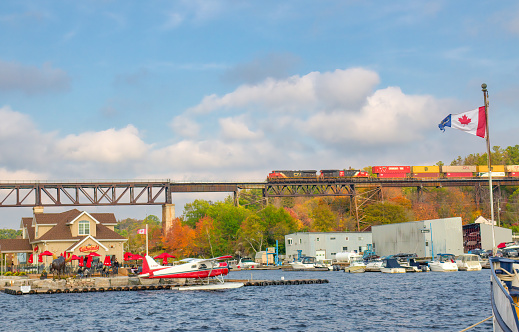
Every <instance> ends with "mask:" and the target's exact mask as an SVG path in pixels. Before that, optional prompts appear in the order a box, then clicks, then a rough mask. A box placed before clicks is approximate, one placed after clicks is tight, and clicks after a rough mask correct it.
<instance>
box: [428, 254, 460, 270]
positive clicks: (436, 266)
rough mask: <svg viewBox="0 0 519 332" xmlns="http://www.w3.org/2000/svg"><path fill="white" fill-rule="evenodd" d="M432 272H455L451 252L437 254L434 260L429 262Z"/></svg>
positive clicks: (456, 266) (455, 268) (453, 258)
mask: <svg viewBox="0 0 519 332" xmlns="http://www.w3.org/2000/svg"><path fill="white" fill-rule="evenodd" d="M429 268H430V269H431V271H432V272H455V271H458V265H456V261H455V257H454V255H453V254H438V256H437V257H436V259H435V260H433V261H431V262H429Z"/></svg>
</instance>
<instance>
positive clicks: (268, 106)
mask: <svg viewBox="0 0 519 332" xmlns="http://www.w3.org/2000/svg"><path fill="white" fill-rule="evenodd" d="M378 83H379V78H378V74H376V73H375V72H373V71H370V70H366V69H362V68H353V69H347V70H340V69H337V70H335V71H334V72H327V73H323V74H321V73H319V72H311V73H309V74H307V75H304V76H297V75H296V76H292V77H290V78H288V79H282V80H276V79H273V78H268V79H266V80H264V81H263V82H261V83H259V84H257V85H242V86H240V87H238V88H237V89H236V90H235V91H233V92H231V93H228V94H226V95H224V96H222V97H218V96H217V95H214V94H213V95H210V96H207V97H205V98H204V99H203V100H202V102H201V103H200V104H199V105H197V106H195V107H192V108H190V109H189V110H188V112H192V113H195V114H203V113H209V112H212V111H215V110H218V109H223V110H226V109H238V110H240V111H244V110H249V109H260V110H264V111H266V112H298V113H300V112H302V111H307V110H315V109H316V108H318V107H320V106H321V105H324V106H326V107H330V105H332V106H337V105H342V106H346V105H349V106H352V105H356V104H358V103H359V102H361V101H362V99H363V98H365V96H366V94H367V93H369V92H370V91H372V90H373V88H374V87H375V86H376V85H377V84H378Z"/></svg>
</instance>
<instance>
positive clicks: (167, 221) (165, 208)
mask: <svg viewBox="0 0 519 332" xmlns="http://www.w3.org/2000/svg"><path fill="white" fill-rule="evenodd" d="M174 219H175V204H164V205H162V230H163V233H164V235H166V234H167V233H168V232H169V230H170V229H171V226H172V225H173V220H174Z"/></svg>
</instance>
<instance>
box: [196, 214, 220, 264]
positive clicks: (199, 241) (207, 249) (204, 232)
mask: <svg viewBox="0 0 519 332" xmlns="http://www.w3.org/2000/svg"><path fill="white" fill-rule="evenodd" d="M214 229H215V225H214V220H213V218H211V217H208V216H206V217H203V218H200V219H199V220H198V222H197V223H196V229H195V230H194V236H193V245H194V250H195V251H196V253H197V254H198V255H212V252H211V246H212V245H214V244H215V243H213V242H215V239H214Z"/></svg>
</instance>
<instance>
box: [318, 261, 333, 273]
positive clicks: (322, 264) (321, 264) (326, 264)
mask: <svg viewBox="0 0 519 332" xmlns="http://www.w3.org/2000/svg"><path fill="white" fill-rule="evenodd" d="M315 268H319V269H328V270H329V271H333V260H332V259H323V260H322V261H317V263H315Z"/></svg>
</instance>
